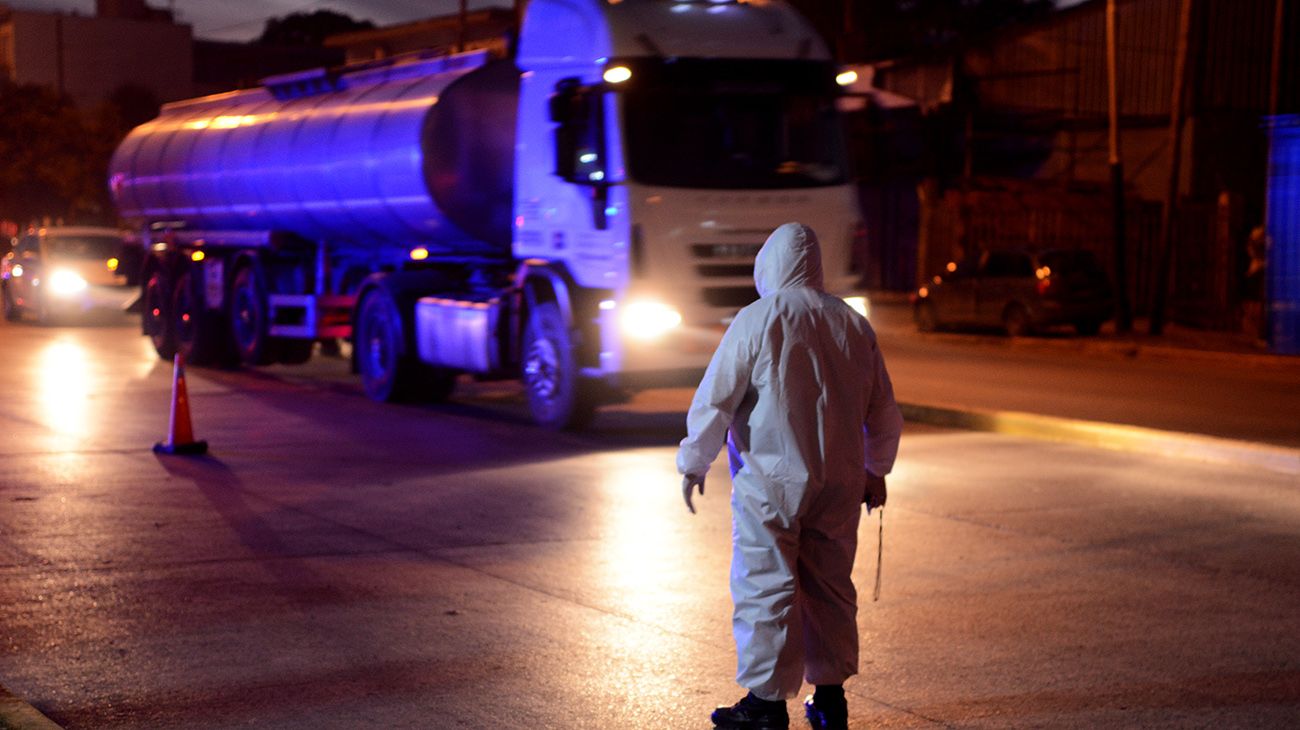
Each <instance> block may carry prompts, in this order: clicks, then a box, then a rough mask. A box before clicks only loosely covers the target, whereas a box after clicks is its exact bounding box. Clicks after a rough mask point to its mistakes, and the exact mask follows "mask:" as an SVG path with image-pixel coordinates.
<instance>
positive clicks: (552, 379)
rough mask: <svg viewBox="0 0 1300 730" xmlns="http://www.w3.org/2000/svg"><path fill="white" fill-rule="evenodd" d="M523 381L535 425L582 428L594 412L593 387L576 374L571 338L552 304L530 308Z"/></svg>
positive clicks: (524, 353) (576, 365)
mask: <svg viewBox="0 0 1300 730" xmlns="http://www.w3.org/2000/svg"><path fill="white" fill-rule="evenodd" d="M522 370H523V381H524V390H525V391H526V392H527V395H528V408H529V410H530V411H532V414H533V420H534V421H536V422H537V424H538V425H540V426H543V427H545V428H551V429H562V428H568V429H576V428H582V427H583V426H585V425H586V424H587V423H588V422H589V421H590V420H591V417H592V416H593V415H594V414H595V412H596V397H595V395H594V387H593V384H591V383H588V382H586V381H584V380H583V379H582V378H581V377H579V374H578V364H577V360H576V358H575V357H574V341H573V336H572V334H571V333H570V332H569V328H568V326H566V325H565V322H564V316H563V315H561V314H560V308H559V306H557V305H556V304H555V303H554V302H544V303H541V304H538V305H537V306H535V307H533V309H532V310H531V311H530V312H529V314H528V323H527V325H525V327H524V342H523V367H522Z"/></svg>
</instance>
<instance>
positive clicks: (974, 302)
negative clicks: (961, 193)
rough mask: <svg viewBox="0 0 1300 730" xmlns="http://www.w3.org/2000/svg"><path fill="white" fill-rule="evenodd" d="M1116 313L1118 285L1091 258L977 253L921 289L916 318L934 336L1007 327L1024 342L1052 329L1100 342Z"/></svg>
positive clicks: (1071, 253)
mask: <svg viewBox="0 0 1300 730" xmlns="http://www.w3.org/2000/svg"><path fill="white" fill-rule="evenodd" d="M1114 308H1115V303H1114V292H1113V289H1112V288H1111V285H1110V280H1109V278H1108V277H1107V276H1106V272H1105V270H1104V269H1103V268H1102V266H1101V262H1100V261H1098V260H1097V257H1096V256H1095V255H1093V253H1092V252H1090V251H1084V250H1055V251H1041V252H1028V251H977V252H975V253H973V254H972V255H971V256H969V257H967V258H966V259H965V260H963V261H961V262H951V263H949V264H948V266H947V267H946V270H945V271H944V272H943V273H941V274H939V275H937V276H935V277H934V278H933V279H932V280H931V282H930V284H928V285H926V286H923V287H921V288H920V289H918V290H917V292H916V295H915V297H914V298H913V309H912V313H913V317H914V318H915V321H916V326H917V328H919V329H920V330H922V331H926V332H928V331H931V330H935V329H940V328H945V327H955V326H969V327H1001V328H1002V329H1003V330H1005V331H1006V333H1007V334H1009V335H1011V336H1013V337H1017V336H1020V335H1025V334H1029V333H1030V332H1032V331H1034V330H1036V329H1039V328H1043V327H1049V326H1052V325H1073V326H1074V328H1075V329H1076V330H1077V331H1078V332H1079V334H1081V335H1095V334H1097V331H1098V330H1100V329H1101V325H1102V323H1103V322H1105V321H1106V320H1108V319H1110V318H1111V316H1112V313H1113V312H1114Z"/></svg>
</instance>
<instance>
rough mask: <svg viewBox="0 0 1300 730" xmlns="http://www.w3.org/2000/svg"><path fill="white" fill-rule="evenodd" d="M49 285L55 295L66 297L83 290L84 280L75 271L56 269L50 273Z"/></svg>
mask: <svg viewBox="0 0 1300 730" xmlns="http://www.w3.org/2000/svg"><path fill="white" fill-rule="evenodd" d="M49 287H50V291H51V292H52V293H53V294H55V295H56V296H60V297H66V296H71V295H73V294H76V293H77V292H80V291H84V290H85V288H86V280H85V279H83V278H81V276H80V275H78V274H77V273H76V272H75V271H68V270H67V269H56V270H55V271H54V273H53V274H50V283H49Z"/></svg>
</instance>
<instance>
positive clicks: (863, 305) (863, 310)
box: [844, 297, 871, 319]
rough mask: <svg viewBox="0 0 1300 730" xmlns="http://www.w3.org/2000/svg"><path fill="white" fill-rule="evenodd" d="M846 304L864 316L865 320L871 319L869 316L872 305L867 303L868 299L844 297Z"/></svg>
mask: <svg viewBox="0 0 1300 730" xmlns="http://www.w3.org/2000/svg"><path fill="white" fill-rule="evenodd" d="M844 303H845V304H847V305H849V308H850V309H852V310H853V311H855V312H857V313H858V314H860V315H862V316H863V317H864V318H866V319H870V318H871V317H870V316H869V314H870V312H871V305H870V304H869V303H868V302H867V298H866V297H844Z"/></svg>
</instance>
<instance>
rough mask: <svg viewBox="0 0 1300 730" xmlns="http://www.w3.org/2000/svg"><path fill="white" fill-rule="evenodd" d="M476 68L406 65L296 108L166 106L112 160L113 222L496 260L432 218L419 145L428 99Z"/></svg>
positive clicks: (255, 97)
mask: <svg viewBox="0 0 1300 730" xmlns="http://www.w3.org/2000/svg"><path fill="white" fill-rule="evenodd" d="M482 62H483V57H482V56H481V55H476V56H475V57H469V58H467V57H459V58H453V59H432V60H423V61H415V62H408V63H406V64H403V65H400V66H394V67H391V68H387V69H380V70H363V71H359V72H355V73H351V74H344V75H342V76H340V77H338V78H335V79H332V80H331V83H332V84H333V87H332V88H329V89H327V90H323V91H317V92H314V93H306V94H303V95H299V96H296V97H295V96H294V95H293V94H285V93H284V90H283V89H277V88H276V87H275V86H274V84H269V85H268V86H266V87H262V88H257V89H251V90H247V91H239V92H232V93H229V94H222V95H217V96H213V97H205V98H203V99H196V100H193V101H189V102H180V103H176V104H170V105H167V106H166V107H164V110H163V113H162V114H161V115H160V116H159V117H158V118H157V119H155V120H153V121H152V122H149V123H147V124H145V125H143V126H141V127H139V128H137V129H136V130H134V131H133V132H132V133H131V134H130V135H129V136H128V137H127V139H126V140H125V141H124V142H123V143H122V145H121V146H120V147H119V148H118V151H117V153H116V154H115V155H114V157H113V161H112V164H111V167H110V186H111V188H112V190H113V194H114V196H115V198H116V200H117V203H118V207H119V211H120V212H121V214H122V215H123V216H124V217H126V218H131V219H138V220H142V221H160V220H181V221H184V222H185V225H186V226H187V227H188V228H190V229H201V230H210V231H222V230H231V231H271V230H278V231H289V232H292V233H296V234H298V235H300V236H303V237H305V238H308V239H313V240H320V239H328V240H335V241H339V240H352V241H357V242H364V243H365V244H366V245H376V244H394V245H402V246H407V245H409V244H410V242H412V241H421V242H426V241H432V242H433V243H434V245H438V242H447V243H449V244H450V243H451V242H454V247H455V250H456V251H457V252H459V253H462V254H464V253H473V252H474V247H475V246H478V247H480V248H481V249H482V250H481V251H479V253H484V254H499V253H500V251H499V244H496V245H494V244H488V243H481V242H480V243H478V244H475V243H474V242H473V240H472V239H469V237H468V236H466V235H464V234H463V233H461V232H460V231H459V230H458V229H456V227H455V226H453V225H451V224H450V223H449V222H448V219H447V217H446V216H445V215H444V213H443V212H442V211H440V210H439V207H438V205H437V203H436V202H435V201H434V199H433V198H432V196H431V194H430V191H429V187H428V185H427V183H426V173H425V157H426V152H427V151H426V150H425V149H424V148H423V146H422V144H421V136H422V131H423V130H424V128H425V125H426V124H427V118H428V116H429V114H430V111H431V109H432V108H433V107H434V106H435V105H436V104H437V103H438V100H439V96H440V94H441V93H442V92H443V90H444V89H446V87H448V86H449V85H450V84H451V83H453V82H454V81H456V80H457V79H459V78H460V77H462V76H464V75H465V73H466V72H468V71H471V70H473V69H474V68H475V67H477V66H478V65H480V64H481V63H482ZM277 97H280V98H277ZM467 247H468V248H467Z"/></svg>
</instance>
